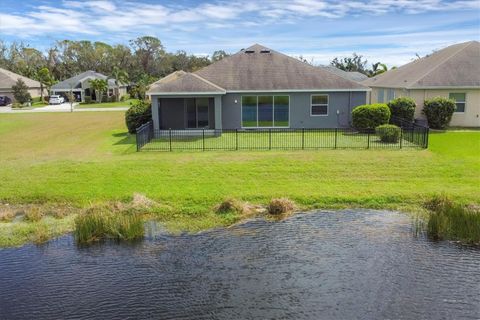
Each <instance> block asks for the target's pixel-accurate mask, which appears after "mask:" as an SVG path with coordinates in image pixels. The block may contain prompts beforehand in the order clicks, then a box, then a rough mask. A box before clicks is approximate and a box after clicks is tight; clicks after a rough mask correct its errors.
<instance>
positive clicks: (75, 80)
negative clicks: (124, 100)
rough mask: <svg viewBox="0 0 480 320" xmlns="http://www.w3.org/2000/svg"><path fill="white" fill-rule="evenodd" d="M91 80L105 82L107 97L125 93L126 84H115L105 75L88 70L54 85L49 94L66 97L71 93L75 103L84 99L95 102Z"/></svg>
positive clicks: (119, 95)
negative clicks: (88, 98)
mask: <svg viewBox="0 0 480 320" xmlns="http://www.w3.org/2000/svg"><path fill="white" fill-rule="evenodd" d="M93 79H103V80H107V83H108V90H107V92H106V94H107V96H109V97H110V96H112V95H114V94H115V95H117V96H118V97H121V96H122V95H124V94H126V93H127V84H123V83H121V84H119V86H117V85H116V84H115V80H114V79H112V78H108V77H107V76H106V75H104V74H102V73H99V72H95V71H92V70H88V71H85V72H82V73H80V74H78V75H76V76H74V77H71V78H68V79H65V80H63V81H61V82H59V83H56V84H55V85H53V86H52V88H51V90H50V91H51V94H52V95H53V94H57V95H61V96H64V97H66V95H67V94H68V93H69V92H70V91H72V92H73V94H74V95H75V97H76V100H77V101H81V102H84V101H85V97H86V96H88V97H91V99H92V100H96V96H95V95H96V92H95V91H94V90H92V89H91V88H90V80H93Z"/></svg>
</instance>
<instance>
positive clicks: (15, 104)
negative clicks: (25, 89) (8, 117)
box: [12, 102, 23, 109]
mask: <svg viewBox="0 0 480 320" xmlns="http://www.w3.org/2000/svg"><path fill="white" fill-rule="evenodd" d="M12 108H13V109H21V108H23V105H22V104H21V103H18V102H14V103H12Z"/></svg>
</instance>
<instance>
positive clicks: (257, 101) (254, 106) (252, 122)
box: [242, 96, 290, 128]
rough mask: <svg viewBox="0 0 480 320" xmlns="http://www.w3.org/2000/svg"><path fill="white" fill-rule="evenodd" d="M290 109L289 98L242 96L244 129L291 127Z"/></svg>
mask: <svg viewBox="0 0 480 320" xmlns="http://www.w3.org/2000/svg"><path fill="white" fill-rule="evenodd" d="M289 109H290V97H289V96H242V127H243V128H275V127H280V128H282V127H283V128H286V127H289V113H290V112H289Z"/></svg>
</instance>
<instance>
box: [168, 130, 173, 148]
mask: <svg viewBox="0 0 480 320" xmlns="http://www.w3.org/2000/svg"><path fill="white" fill-rule="evenodd" d="M168 141H169V142H170V151H172V128H169V129H168Z"/></svg>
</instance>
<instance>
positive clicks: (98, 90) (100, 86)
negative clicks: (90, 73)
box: [90, 79, 108, 103]
mask: <svg viewBox="0 0 480 320" xmlns="http://www.w3.org/2000/svg"><path fill="white" fill-rule="evenodd" d="M90 87H91V88H92V90H95V94H96V95H97V97H96V98H97V102H99V103H100V102H102V96H103V93H104V92H105V91H107V89H108V82H107V80H103V79H92V80H90Z"/></svg>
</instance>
